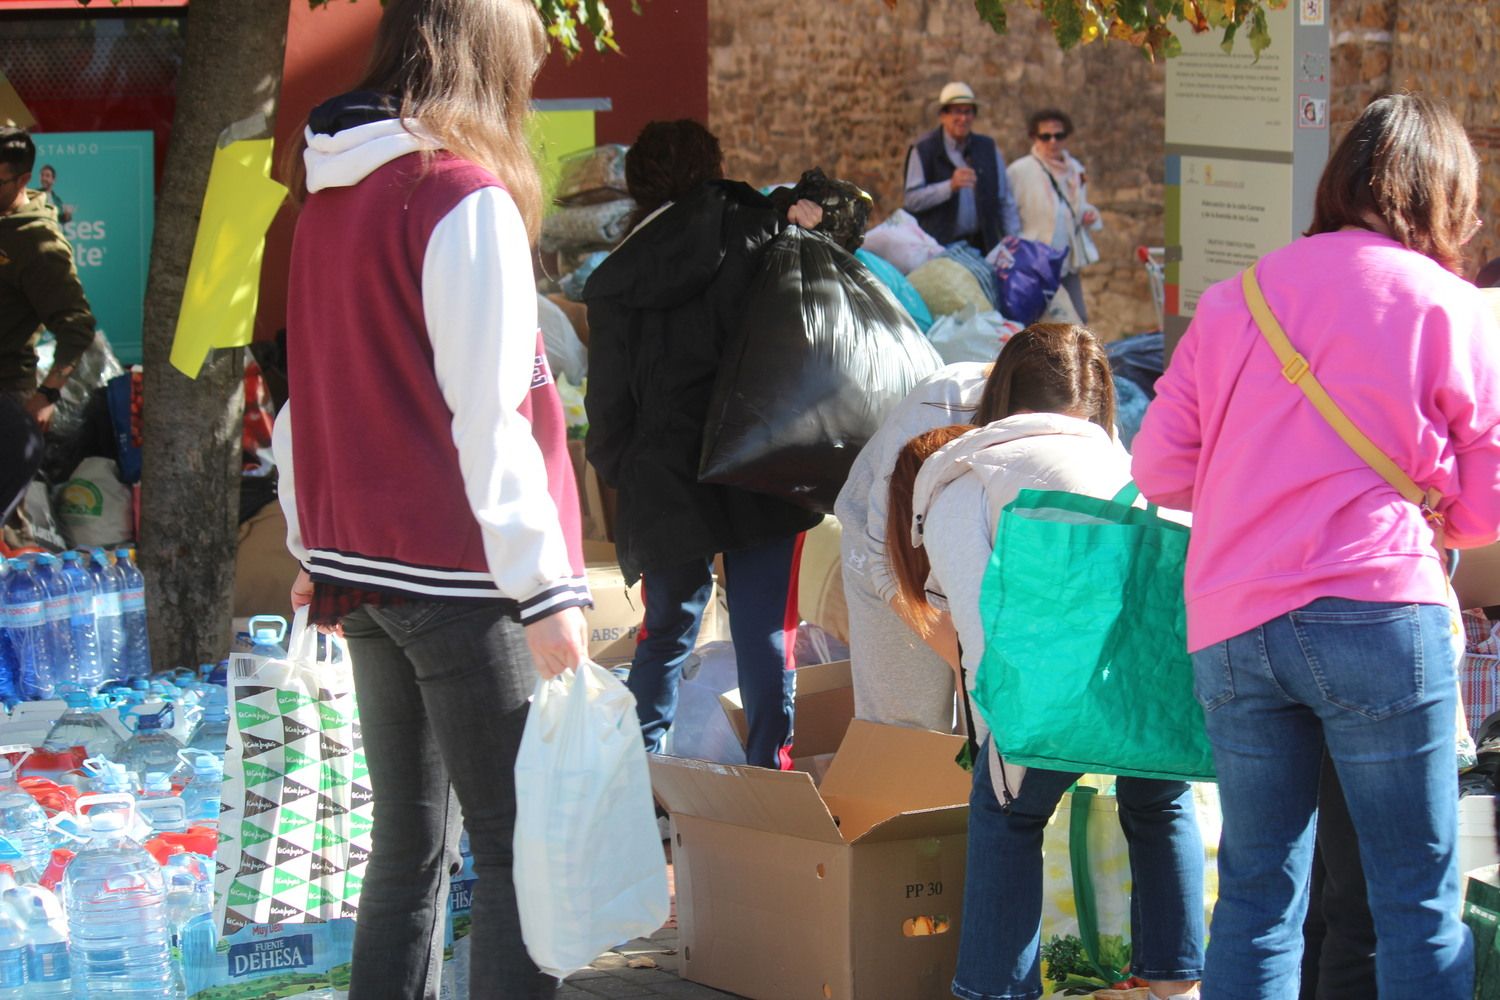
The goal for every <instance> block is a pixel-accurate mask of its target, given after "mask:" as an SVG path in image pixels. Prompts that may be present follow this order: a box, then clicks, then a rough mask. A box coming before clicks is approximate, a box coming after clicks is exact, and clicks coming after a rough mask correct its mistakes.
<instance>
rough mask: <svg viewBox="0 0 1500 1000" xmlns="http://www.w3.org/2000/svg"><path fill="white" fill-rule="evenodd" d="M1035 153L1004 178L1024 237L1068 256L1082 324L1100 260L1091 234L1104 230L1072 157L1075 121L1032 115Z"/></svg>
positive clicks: (1053, 113) (1047, 111)
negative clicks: (1086, 274)
mask: <svg viewBox="0 0 1500 1000" xmlns="http://www.w3.org/2000/svg"><path fill="white" fill-rule="evenodd" d="M1026 134H1027V135H1029V136H1030V137H1031V153H1030V155H1028V156H1023V157H1020V158H1019V159H1017V160H1016V161H1015V162H1014V163H1012V164H1011V165H1010V166H1008V167H1006V168H1005V176H1006V179H1007V180H1008V181H1009V182H1010V189H1011V191H1012V192H1013V193H1014V195H1015V199H1016V205H1017V207H1018V208H1019V209H1020V211H1021V238H1022V239H1024V240H1036V241H1038V242H1040V243H1046V244H1048V245H1050V246H1052V247H1053V248H1055V249H1058V250H1063V249H1066V250H1067V251H1068V257H1067V259H1066V260H1065V261H1063V277H1062V287H1063V288H1064V289H1066V290H1067V293H1068V298H1069V299H1070V300H1072V303H1073V309H1074V310H1075V311H1076V312H1077V313H1078V319H1079V321H1080V322H1083V323H1087V322H1088V321H1089V314H1088V309H1087V307H1085V306H1084V304H1083V280H1082V278H1081V277H1080V276H1079V272H1081V271H1082V270H1083V269H1084V268H1085V267H1087V266H1088V265H1090V264H1093V263H1096V262H1097V261H1098V260H1099V250H1098V249H1097V248H1096V247H1095V246H1094V241H1093V239H1092V238H1090V236H1089V233H1090V232H1098V231H1099V230H1100V229H1103V228H1104V223H1103V222H1102V221H1100V219H1099V211H1098V209H1096V208H1094V206H1093V205H1090V204H1089V197H1088V175H1087V174H1086V173H1085V172H1084V169H1083V164H1082V163H1079V162H1078V160H1076V159H1075V158H1074V157H1073V155H1072V154H1071V153H1069V152H1068V136H1070V135H1072V134H1073V119H1071V118H1069V117H1068V115H1067V112H1065V111H1059V110H1057V109H1056V108H1043V109H1042V110H1040V111H1034V112H1032V114H1031V117H1030V118H1028V119H1027V120H1026Z"/></svg>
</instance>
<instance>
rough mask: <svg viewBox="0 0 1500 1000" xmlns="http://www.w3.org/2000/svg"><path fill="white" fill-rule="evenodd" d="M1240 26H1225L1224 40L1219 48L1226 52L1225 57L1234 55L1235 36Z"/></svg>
mask: <svg viewBox="0 0 1500 1000" xmlns="http://www.w3.org/2000/svg"><path fill="white" fill-rule="evenodd" d="M1239 27H1240V26H1239V25H1238V24H1226V25H1225V26H1224V40H1223V41H1221V42H1220V43H1219V48H1221V49H1223V50H1224V54H1225V55H1231V54H1233V53H1234V34H1235V32H1236V31H1238V30H1239Z"/></svg>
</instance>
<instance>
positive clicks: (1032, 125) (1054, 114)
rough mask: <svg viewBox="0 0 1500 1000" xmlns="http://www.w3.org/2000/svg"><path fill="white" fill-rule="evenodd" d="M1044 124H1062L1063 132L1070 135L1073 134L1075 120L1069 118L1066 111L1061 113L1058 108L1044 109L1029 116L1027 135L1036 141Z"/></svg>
mask: <svg viewBox="0 0 1500 1000" xmlns="http://www.w3.org/2000/svg"><path fill="white" fill-rule="evenodd" d="M1042 122H1062V126H1063V131H1064V132H1067V133H1068V134H1069V135H1072V134H1073V119H1072V118H1069V117H1068V113H1067V112H1066V111H1059V110H1058V109H1057V108H1042V109H1040V110H1038V111H1033V112H1032V113H1031V114H1030V115H1028V116H1027V118H1026V135H1027V136H1028V137H1030V138H1032V139H1035V138H1036V133H1037V130H1038V129H1039V128H1041V126H1042Z"/></svg>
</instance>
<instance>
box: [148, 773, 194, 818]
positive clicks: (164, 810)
mask: <svg viewBox="0 0 1500 1000" xmlns="http://www.w3.org/2000/svg"><path fill="white" fill-rule="evenodd" d="M135 807H136V811H137V812H138V813H139V814H140V815H141V816H143V817H144V818H145V820H146V822H147V823H150V824H151V832H152V833H184V832H186V830H187V828H188V813H187V803H186V802H184V801H182V799H180V798H178V797H177V794H176V789H174V788H173V787H172V775H171V774H170V773H169V772H165V771H151V772H149V773H147V774H143V775H141V794H140V798H138V799H137V800H136V806H135Z"/></svg>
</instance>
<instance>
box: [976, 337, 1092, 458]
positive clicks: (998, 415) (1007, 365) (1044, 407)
mask: <svg viewBox="0 0 1500 1000" xmlns="http://www.w3.org/2000/svg"><path fill="white" fill-rule="evenodd" d="M1021 410H1032V411H1035V412H1037V413H1071V414H1073V415H1075V416H1081V417H1083V419H1085V420H1089V421H1091V422H1093V423H1096V424H1098V425H1099V426H1100V427H1103V428H1104V429H1105V430H1106V431H1108V432H1110V433H1111V434H1113V433H1114V426H1115V381H1114V376H1113V374H1112V373H1111V371H1110V367H1109V356H1108V355H1106V354H1105V353H1104V348H1103V347H1101V346H1100V345H1099V340H1098V338H1096V337H1095V336H1094V335H1093V334H1092V333H1090V332H1089V331H1088V330H1087V329H1086V328H1084V327H1081V326H1073V325H1071V324H1068V323H1033V324H1031V325H1030V326H1028V327H1027V328H1026V329H1024V330H1022V331H1021V332H1020V333H1018V334H1016V335H1015V336H1014V337H1011V338H1010V340H1009V341H1007V342H1006V345H1005V346H1004V347H1003V348H1002V349H1001V350H1000V357H999V358H997V359H996V360H995V367H994V369H993V370H991V372H990V377H989V379H988V380H986V381H985V384H984V392H983V394H981V395H980V397H979V409H978V410H976V411H975V412H974V423H975V424H978V425H981V426H982V425H984V424H988V423H993V422H994V421H996V420H1001V419H1003V418H1005V417H1008V416H1010V415H1011V414H1012V413H1018V412H1020V411H1021Z"/></svg>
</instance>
